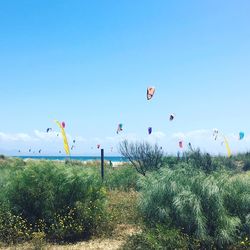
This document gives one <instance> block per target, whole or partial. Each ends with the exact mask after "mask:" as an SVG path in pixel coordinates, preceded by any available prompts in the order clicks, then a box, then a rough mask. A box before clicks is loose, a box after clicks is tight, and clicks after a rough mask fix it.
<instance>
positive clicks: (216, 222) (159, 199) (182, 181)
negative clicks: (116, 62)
mask: <svg viewBox="0 0 250 250" xmlns="http://www.w3.org/2000/svg"><path fill="white" fill-rule="evenodd" d="M240 179H241V178H240V177H239V179H238V181H235V180H233V179H231V178H230V176H229V175H228V174H227V173H216V174H213V175H207V174H205V173H204V172H203V171H199V170H197V169H195V168H193V166H191V165H189V164H185V163H181V164H179V166H178V167H177V168H176V169H174V170H171V169H167V168H166V169H161V170H160V171H157V172H154V173H151V174H149V175H148V176H147V178H141V181H140V185H141V198H140V204H139V206H140V209H141V211H142V214H143V215H144V218H145V222H146V223H147V225H149V226H151V227H154V226H155V225H156V224H161V225H165V226H168V227H169V228H177V229H179V230H181V232H182V233H185V234H187V235H189V236H191V237H193V238H196V239H198V240H199V241H200V242H201V245H202V246H203V247H205V246H207V247H209V246H214V247H217V248H222V247H226V246H228V245H230V244H233V243H234V242H235V241H236V240H237V239H236V236H237V235H238V234H239V230H240V229H241V228H242V226H243V224H244V220H246V219H245V216H246V214H247V211H248V212H249V205H248V201H249V195H247V192H248V190H249V186H250V182H249V181H248V182H247V181H244V180H243V181H242V182H243V184H242V183H241V180H240ZM248 180H249V178H248ZM235 182H239V183H235ZM233 183H234V184H233ZM230 184H232V185H234V186H235V185H236V186H238V187H237V188H235V189H234V188H233V187H232V188H231V189H229V188H228V187H229V186H230ZM242 188H243V189H245V191H244V192H243V190H242ZM248 194H249V193H248ZM231 197H235V198H234V199H235V200H232V201H231V206H232V207H231V208H230V204H229V203H230V198H231ZM236 197H237V198H236ZM234 201H235V202H237V204H235V205H236V207H237V205H238V206H239V208H238V209H237V208H234V207H233V204H234Z"/></svg>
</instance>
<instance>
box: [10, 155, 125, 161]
mask: <svg viewBox="0 0 250 250" xmlns="http://www.w3.org/2000/svg"><path fill="white" fill-rule="evenodd" d="M15 157H17V158H21V159H34V160H52V161H56V160H58V161H64V160H68V159H71V160H76V161H96V160H97V161H100V160H101V157H100V156H71V157H69V156H30V155H29V156H15ZM104 160H105V161H112V162H127V161H128V160H127V159H126V158H125V157H122V156H105V157H104Z"/></svg>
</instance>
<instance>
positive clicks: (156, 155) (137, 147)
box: [119, 140, 163, 176]
mask: <svg viewBox="0 0 250 250" xmlns="http://www.w3.org/2000/svg"><path fill="white" fill-rule="evenodd" d="M119 151H120V153H121V154H122V156H124V157H125V158H126V159H128V160H129V161H130V162H131V163H132V165H133V166H134V167H135V169H136V170H137V172H138V173H140V174H142V175H144V176H145V175H146V173H147V172H149V171H154V170H158V169H160V168H161V167H162V166H163V151H162V150H161V148H160V147H159V146H158V145H157V144H155V145H154V146H152V145H151V144H150V143H148V142H135V143H133V142H131V143H129V142H128V141H127V140H124V141H122V142H121V143H120V144H119Z"/></svg>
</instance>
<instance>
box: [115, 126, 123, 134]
mask: <svg viewBox="0 0 250 250" xmlns="http://www.w3.org/2000/svg"><path fill="white" fill-rule="evenodd" d="M122 126H123V125H122V123H119V124H118V127H117V130H116V133H117V134H119V132H121V131H122V130H123V129H122Z"/></svg>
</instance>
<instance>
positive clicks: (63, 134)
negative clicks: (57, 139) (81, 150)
mask: <svg viewBox="0 0 250 250" xmlns="http://www.w3.org/2000/svg"><path fill="white" fill-rule="evenodd" d="M55 122H56V124H57V125H58V127H59V128H60V129H61V133H62V137H63V144H64V150H65V152H66V154H67V155H70V151H69V144H68V140H67V137H66V134H65V131H64V127H65V123H64V122H62V124H61V123H60V122H59V121H57V120H56V121H55ZM63 125H64V126H63Z"/></svg>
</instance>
